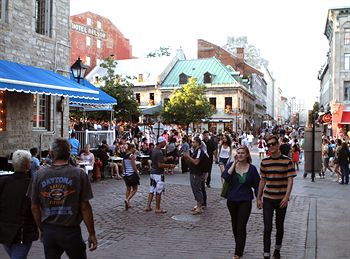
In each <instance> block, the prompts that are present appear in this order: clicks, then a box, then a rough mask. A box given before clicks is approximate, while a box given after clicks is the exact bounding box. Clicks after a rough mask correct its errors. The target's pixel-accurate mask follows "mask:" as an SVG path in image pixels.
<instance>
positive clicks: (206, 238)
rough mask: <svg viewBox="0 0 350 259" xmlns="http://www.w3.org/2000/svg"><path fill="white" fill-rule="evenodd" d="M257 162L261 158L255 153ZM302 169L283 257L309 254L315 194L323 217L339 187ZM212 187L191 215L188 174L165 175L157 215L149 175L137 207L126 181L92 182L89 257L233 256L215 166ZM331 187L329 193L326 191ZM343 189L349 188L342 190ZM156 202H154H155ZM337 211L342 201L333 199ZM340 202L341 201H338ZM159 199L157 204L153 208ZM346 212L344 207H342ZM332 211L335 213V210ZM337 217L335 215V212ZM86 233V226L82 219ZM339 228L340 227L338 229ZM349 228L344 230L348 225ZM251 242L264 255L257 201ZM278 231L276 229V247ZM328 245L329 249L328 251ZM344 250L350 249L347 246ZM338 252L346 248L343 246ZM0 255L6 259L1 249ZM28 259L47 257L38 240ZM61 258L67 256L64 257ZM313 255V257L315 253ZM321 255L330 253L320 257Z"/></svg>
mask: <svg viewBox="0 0 350 259" xmlns="http://www.w3.org/2000/svg"><path fill="white" fill-rule="evenodd" d="M253 155H254V157H253V159H254V161H253V162H254V164H256V165H258V164H259V161H258V160H257V157H256V155H255V154H253ZM302 173H303V172H302V171H300V172H299V173H298V176H297V177H296V179H295V184H294V190H293V193H292V197H291V200H290V203H289V206H288V212H287V217H286V220H285V235H284V239H283V247H282V250H281V254H282V258H309V257H305V250H306V243H307V240H306V239H307V234H308V228H309V226H308V217H309V215H310V204H311V201H312V199H315V198H317V197H319V198H320V199H322V202H320V205H318V206H319V207H320V208H323V210H322V211H323V218H322V219H321V220H323V221H325V218H327V217H328V214H327V213H326V212H325V211H326V210H325V209H324V208H325V207H327V206H328V205H327V204H328V203H327V202H329V201H330V200H326V199H324V198H323V195H324V196H327V197H328V198H329V199H332V198H333V196H336V195H337V189H336V188H334V187H337V188H338V187H345V188H346V186H338V185H336V184H335V183H334V182H332V179H331V178H329V179H328V180H327V179H325V180H323V181H320V180H317V181H316V183H311V182H310V181H309V179H308V178H307V179H303V178H302V176H301V175H302ZM212 178H213V180H212V188H207V193H208V207H207V209H206V210H205V212H204V213H203V214H201V215H195V216H193V215H191V212H190V210H191V208H192V207H193V206H194V205H195V201H194V198H193V194H192V191H191V188H190V187H189V179H188V174H180V173H176V174H175V175H169V176H166V189H165V193H164V195H163V196H162V208H164V209H166V210H167V211H168V212H167V213H166V214H155V213H154V211H151V212H144V207H145V205H146V200H147V194H148V183H149V176H148V175H143V176H141V185H140V189H139V191H138V193H137V194H136V196H135V197H134V200H133V203H132V205H133V207H132V208H130V209H129V210H127V211H125V209H124V203H123V200H124V191H125V185H124V182H123V181H117V180H114V179H110V180H105V181H101V182H99V183H92V187H93V191H94V196H95V197H94V199H93V200H92V201H91V203H92V207H93V210H94V217H95V228H96V232H97V237H98V241H99V247H98V249H97V250H96V251H94V252H88V257H89V258H106V259H112V258H181V259H182V258H188V259H193V258H208V259H209V258H218V259H219V258H220V259H221V258H232V256H233V254H234V240H233V236H232V230H231V224H230V216H229V213H228V210H227V208H226V200H225V199H223V198H221V197H220V188H219V187H220V184H221V183H220V177H219V169H218V167H217V166H216V165H214V166H213V176H212ZM325 190H327V192H326V191H325ZM344 191H346V190H345V189H344ZM154 202H155V201H154ZM331 202H332V204H334V205H335V206H336V209H337V210H339V209H340V208H341V205H339V204H338V203H336V202H335V201H334V200H331ZM337 204H338V205H337ZM154 206H155V204H154V203H153V207H154ZM343 213H346V212H343ZM332 214H334V213H332ZM333 220H336V217H335V216H334V218H333ZM82 229H83V231H84V237H85V238H86V236H87V235H86V231H85V226H84V224H82ZM321 231H323V232H321V234H319V237H318V239H319V240H320V241H319V242H323V243H321V244H327V243H329V242H328V239H327V237H326V235H325V233H328V232H329V225H324V224H323V225H322V228H321ZM339 231H340V230H339ZM344 231H345V230H344ZM247 232H248V234H247V243H246V248H245V254H244V258H252V259H254V258H262V251H263V219H262V211H261V210H257V209H256V206H255V201H254V202H253V210H252V214H251V216H250V219H249V223H248V227H247ZM274 236H275V232H274V231H273V233H272V237H273V238H272V247H271V249H273V246H274ZM322 247H323V250H320V251H321V252H322V254H325V255H327V254H330V253H332V252H330V251H332V250H331V249H333V250H334V249H335V248H334V247H330V248H329V247H327V246H326V245H325V246H324V245H322ZM327 249H328V251H327ZM345 251H346V249H345ZM338 253H339V257H337V258H346V257H342V254H344V253H345V252H344V249H343V250H342V249H340V250H339V252H338ZM0 258H7V256H6V255H5V253H4V250H3V248H1V249H0ZM28 258H29V259H39V258H44V254H43V247H42V244H41V243H40V242H34V244H33V247H32V249H31V251H30V253H29V257H28ZM63 258H67V257H65V256H63ZM313 258H315V257H313ZM317 258H332V257H329V256H328V257H327V256H322V255H321V254H320V255H319V256H317Z"/></svg>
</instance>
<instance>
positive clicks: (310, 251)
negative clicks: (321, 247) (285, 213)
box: [304, 198, 317, 259]
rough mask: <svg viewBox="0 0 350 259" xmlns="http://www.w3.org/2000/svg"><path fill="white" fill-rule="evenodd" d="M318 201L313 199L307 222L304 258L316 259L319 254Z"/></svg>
mask: <svg viewBox="0 0 350 259" xmlns="http://www.w3.org/2000/svg"><path fill="white" fill-rule="evenodd" d="M316 212H317V200H316V199H315V198H311V200H310V206H309V215H308V221H307V234H306V245H305V253H304V258H306V259H316V256H317V253H316V249H317V213H316Z"/></svg>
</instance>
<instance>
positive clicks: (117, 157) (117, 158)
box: [109, 156, 123, 162]
mask: <svg viewBox="0 0 350 259" xmlns="http://www.w3.org/2000/svg"><path fill="white" fill-rule="evenodd" d="M109 159H111V160H112V161H114V162H120V161H123V158H122V157H119V156H111V157H109Z"/></svg>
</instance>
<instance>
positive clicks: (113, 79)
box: [100, 57, 140, 121]
mask: <svg viewBox="0 0 350 259" xmlns="http://www.w3.org/2000/svg"><path fill="white" fill-rule="evenodd" d="M116 65H117V61H115V60H114V59H112V58H111V57H108V58H107V59H106V60H105V61H104V62H103V63H102V64H100V66H101V67H103V68H105V69H107V75H106V76H103V77H102V81H103V82H104V86H102V87H101V89H102V90H103V91H105V92H106V93H107V94H109V95H110V96H112V97H114V98H116V99H117V102H118V104H117V105H114V106H113V110H114V113H115V114H114V117H115V118H116V119H117V120H125V121H136V120H137V118H138V117H139V116H140V111H139V110H138V105H139V104H138V102H137V101H136V100H135V97H134V94H133V91H132V90H131V87H132V86H133V85H132V84H131V83H130V82H129V81H128V80H127V78H126V79H125V80H124V79H123V80H124V81H122V79H121V78H120V76H119V75H116V74H115V72H114V67H115V66H116Z"/></svg>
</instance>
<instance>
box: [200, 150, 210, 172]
mask: <svg viewBox="0 0 350 259" xmlns="http://www.w3.org/2000/svg"><path fill="white" fill-rule="evenodd" d="M211 166H212V162H211V160H210V158H209V156H208V155H207V154H206V153H204V152H203V151H202V150H201V155H200V162H199V167H200V169H201V172H202V173H208V172H209V170H210V167H211Z"/></svg>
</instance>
